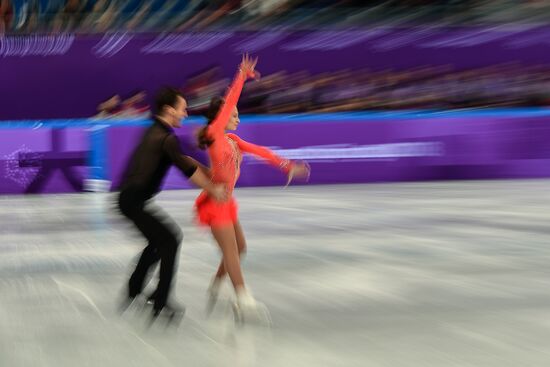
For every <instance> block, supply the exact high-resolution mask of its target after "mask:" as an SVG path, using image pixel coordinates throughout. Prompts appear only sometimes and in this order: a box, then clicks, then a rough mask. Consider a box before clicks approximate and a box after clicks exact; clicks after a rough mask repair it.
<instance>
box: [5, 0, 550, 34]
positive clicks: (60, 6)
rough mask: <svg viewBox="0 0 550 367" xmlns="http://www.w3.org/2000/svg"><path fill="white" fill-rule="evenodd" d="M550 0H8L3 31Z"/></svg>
mask: <svg viewBox="0 0 550 367" xmlns="http://www.w3.org/2000/svg"><path fill="white" fill-rule="evenodd" d="M549 15H550V4H549V2H548V1H547V0H0V33H31V32H40V33H59V32H72V33H85V34H89V33H104V32H109V31H132V32H158V31H170V32H178V31H188V30H207V29H238V30H257V29H266V28H281V27H286V28H290V29H318V28H320V27H323V28H336V29H341V28H349V27H362V26H372V25H373V24H376V23H377V22H381V23H384V24H387V23H388V22H389V23H390V24H392V25H395V24H411V23H421V24H425V23H426V22H438V23H442V22H443V23H446V24H457V23H460V24H468V23H473V24H476V23H491V22H497V23H498V22H536V21H547V20H548V19H550V18H549Z"/></svg>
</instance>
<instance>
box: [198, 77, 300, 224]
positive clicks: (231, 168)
mask: <svg viewBox="0 0 550 367" xmlns="http://www.w3.org/2000/svg"><path fill="white" fill-rule="evenodd" d="M244 82H245V75H244V73H242V72H240V71H239V72H238V73H237V75H236V76H235V79H234V80H233V82H232V84H231V87H230V88H229V90H228V92H227V94H226V96H225V103H224V104H223V105H222V107H221V109H220V112H219V113H218V116H217V117H216V119H215V120H214V121H212V123H211V124H210V125H209V126H208V128H207V131H206V133H207V134H208V137H209V138H212V139H213V140H214V143H212V145H210V147H208V155H209V157H210V169H211V173H212V182H213V183H224V184H225V185H226V186H227V188H228V190H229V196H228V200H227V201H225V202H217V201H215V200H214V199H213V198H211V197H209V196H208V194H207V193H206V192H205V191H203V192H202V193H201V194H200V195H199V197H198V198H197V200H196V201H195V209H196V212H197V217H198V218H197V219H198V221H199V223H201V224H204V225H208V226H211V227H222V226H226V225H231V224H234V223H236V222H237V220H238V217H237V203H236V201H235V199H234V198H233V189H234V188H235V183H236V182H237V180H238V178H239V174H240V167H241V162H242V154H243V153H249V154H253V155H255V156H257V157H260V158H262V159H264V160H266V161H267V162H268V163H270V164H272V165H274V166H277V167H279V168H280V169H281V170H283V171H284V172H285V173H288V171H289V170H290V168H291V165H292V163H291V162H290V161H289V160H287V159H283V158H281V157H279V156H277V155H276V154H275V153H273V152H272V151H271V150H269V149H267V148H265V147H261V146H258V145H254V144H251V143H248V142H246V141H244V140H242V139H241V138H239V137H238V136H237V135H235V134H226V133H225V126H226V125H227V122H228V121H229V118H230V116H231V114H232V112H233V109H234V108H235V106H236V105H237V101H238V100H239V96H240V94H241V91H242V89H243V85H244Z"/></svg>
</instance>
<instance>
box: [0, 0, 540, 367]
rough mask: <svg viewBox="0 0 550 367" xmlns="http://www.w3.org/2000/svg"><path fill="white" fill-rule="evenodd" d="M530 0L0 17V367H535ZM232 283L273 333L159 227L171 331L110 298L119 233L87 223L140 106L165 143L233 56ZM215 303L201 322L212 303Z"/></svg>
mask: <svg viewBox="0 0 550 367" xmlns="http://www.w3.org/2000/svg"><path fill="white" fill-rule="evenodd" d="M549 22H550V1H547V0H499V1H497V0H439V1H430V0H311V1H307V0H228V1H221V0H212V1H206V0H67V1H65V0H0V255H1V256H0V298H1V301H0V366H2V367H3V366H6V367H23V366H25V367H26V366H33V367H34V366H55V367H59V366H65V365H66V366H80V365H82V366H84V365H86V366H92V367H93V366H102V367H103V366H117V367H118V366H182V365H197V366H220V365H224V366H225V365H228V364H229V365H231V366H233V365H234V366H262V367H264V366H267V367H269V366H304V367H309V366H325V365H326V366H346V367H347V366H357V367H359V366H360V367H367V366H368V367H370V366H372V367H382V366H391V367H400V366H403V367H411V366H422V367H429V366H434V367H442V366H458V367H465V366H480V367H489V366H499V367H507V366H509V367H517V366H537V367H539V366H540V367H547V366H548V365H549V364H550V357H549V355H550V348H549V345H548V343H547V339H548V338H547V337H548V335H550V323H549V322H548V321H547V320H549V319H550V318H549V316H550V308H549V305H550V292H548V289H550V272H549V268H548V263H549V262H550V251H549V249H548V243H550V238H549V231H548V223H549V221H550V214H549V211H548V210H547V209H548V206H549V205H550V196H549V191H548V178H549V177H550V144H549V142H550V108H549V107H550V23H549ZM245 52H248V53H250V54H251V55H252V56H258V57H259V63H258V66H257V68H258V70H259V71H260V72H261V74H262V78H261V79H260V80H257V81H250V82H247V84H246V86H245V88H244V90H243V93H242V96H241V98H240V101H239V104H238V107H239V111H240V114H241V123H240V125H239V130H238V132H237V133H238V134H239V136H241V137H242V138H243V139H245V140H247V141H250V142H254V143H256V144H259V145H263V146H267V147H269V148H271V149H272V150H274V151H275V152H276V153H277V154H279V155H281V156H284V157H287V158H290V159H301V160H305V161H307V162H308V163H309V164H310V165H311V168H312V173H311V178H310V181H309V182H308V183H304V182H295V183H293V184H292V185H291V186H290V187H289V188H285V189H283V188H282V187H283V186H284V185H285V183H286V178H285V177H284V176H283V175H281V173H280V172H278V171H277V170H273V169H272V168H271V167H268V166H266V165H264V164H263V163H262V162H258V161H256V160H254V159H252V158H250V157H245V158H244V161H243V164H242V171H241V177H240V179H239V182H238V184H237V186H238V187H240V188H239V189H238V190H236V192H237V197H238V200H239V203H241V206H242V207H241V208H240V216H241V219H242V223H243V226H244V228H245V232H246V233H247V239H248V242H249V252H248V256H247V259H246V263H244V267H245V274H246V276H247V282H250V283H249V284H251V286H252V289H253V291H254V294H255V295H256V296H257V298H258V299H259V300H261V301H263V302H265V303H266V304H267V306H268V307H269V309H270V310H271V314H272V318H273V322H274V324H273V327H272V328H265V327H257V326H256V327H245V328H243V329H239V328H237V327H235V324H234V323H233V321H232V315H231V312H230V304H229V300H230V299H231V297H232V295H231V292H227V297H226V299H225V301H224V303H223V302H222V306H221V307H220V308H219V309H218V310H217V311H216V312H215V314H214V317H213V318H207V317H205V315H204V305H205V299H204V298H205V297H204V295H205V290H206V287H207V284H208V281H209V279H210V276H211V274H212V272H213V271H214V268H215V267H216V265H217V262H218V261H219V257H218V254H217V253H216V250H215V248H214V247H213V246H212V243H211V242H212V241H211V239H210V237H209V234H208V233H206V232H205V231H203V230H202V229H199V228H197V226H196V225H195V224H194V222H193V212H192V205H193V204H192V203H193V200H194V199H195V197H196V196H197V194H198V192H197V191H196V190H195V189H193V188H191V187H190V185H189V184H188V183H187V181H186V180H185V179H184V178H183V177H182V176H181V174H179V173H178V172H177V171H175V170H173V171H170V173H169V174H168V176H167V178H166V180H165V182H164V189H167V190H166V191H164V192H163V193H162V194H161V195H159V197H158V198H157V202H158V203H159V204H160V206H161V207H163V208H165V209H166V211H167V212H168V213H169V214H171V215H172V216H173V217H174V218H175V220H176V221H177V222H178V224H179V225H181V226H182V227H183V231H184V233H185V240H184V242H183V245H182V248H181V252H182V255H181V261H182V264H181V266H180V268H179V273H178V279H179V280H180V281H179V283H178V285H177V286H176V291H177V292H176V293H177V294H178V295H179V296H181V298H183V302H184V303H185V304H186V305H187V307H188V308H187V310H188V311H187V315H186V319H185V321H184V324H183V325H182V327H180V329H177V330H166V329H163V328H162V327H160V328H157V329H156V330H152V331H151V330H146V329H145V328H143V327H141V326H143V325H141V324H140V320H141V321H142V319H143V318H142V317H140V315H133V316H134V317H133V318H132V317H126V316H125V317H120V315H117V314H116V313H115V312H114V305H115V304H116V299H117V297H118V295H119V290H120V287H121V285H122V284H123V283H124V281H125V276H126V273H127V272H128V263H129V261H130V260H131V259H132V257H133V256H135V255H136V254H137V253H138V252H139V251H141V249H142V245H143V244H142V243H141V239H140V238H139V237H138V236H131V235H129V232H130V233H131V230H130V229H129V228H128V226H126V224H124V222H123V221H121V218H119V216H118V215H117V213H116V212H115V211H114V210H113V208H112V206H113V204H112V203H113V200H114V198H115V197H116V191H117V189H118V186H119V184H120V179H121V175H122V172H123V171H124V168H125V165H126V163H127V160H128V157H129V155H130V154H131V152H132V151H133V149H134V148H135V146H136V144H137V142H138V140H139V138H140V136H141V134H142V133H143V130H144V129H145V128H146V127H147V126H148V125H149V124H150V123H151V120H150V117H151V112H150V107H151V105H152V102H153V100H154V95H155V92H156V91H157V90H158V89H159V88H160V87H161V86H165V85H170V86H174V87H176V88H179V89H180V90H181V91H182V93H183V95H184V96H185V98H186V99H187V102H188V106H189V108H188V109H189V114H190V116H189V118H188V119H187V120H186V121H185V123H184V126H183V127H182V128H181V129H178V131H177V135H178V136H179V137H180V140H181V143H182V149H183V150H184V151H185V152H186V153H187V154H189V155H192V156H193V157H195V158H197V159H198V160H200V161H202V162H203V163H205V164H208V160H207V157H206V155H205V153H204V152H203V151H200V150H199V149H197V147H196V146H197V143H196V132H197V130H198V129H199V128H200V127H201V126H203V124H204V123H205V121H206V119H205V118H204V117H203V113H204V112H205V110H206V108H207V106H208V104H209V102H210V99H211V98H212V97H215V96H219V95H222V94H223V93H224V92H225V90H226V88H227V87H228V85H229V83H230V82H231V80H232V78H233V76H234V73H235V71H236V68H237V66H238V64H239V62H240V60H241V57H242V54H243V53H245ZM224 307H225V308H224Z"/></svg>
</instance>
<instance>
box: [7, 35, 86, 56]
mask: <svg viewBox="0 0 550 367" xmlns="http://www.w3.org/2000/svg"><path fill="white" fill-rule="evenodd" d="M74 41H75V36H74V35H71V34H66V35H59V36H40V35H31V36H13V37H0V57H8V56H19V57H24V56H54V55H65V54H66V53H67V52H68V51H69V49H70V48H71V46H72V45H73V43H74Z"/></svg>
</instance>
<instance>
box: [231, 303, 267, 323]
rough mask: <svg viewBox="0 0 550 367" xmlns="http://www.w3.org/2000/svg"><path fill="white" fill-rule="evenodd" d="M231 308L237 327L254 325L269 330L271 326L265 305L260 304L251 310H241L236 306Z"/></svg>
mask: <svg viewBox="0 0 550 367" xmlns="http://www.w3.org/2000/svg"><path fill="white" fill-rule="evenodd" d="M232 306H233V316H234V319H235V324H236V325H237V326H239V327H243V326H245V325H256V326H263V327H269V328H270V327H271V326H272V325H273V321H272V319H271V314H270V313H269V310H268V309H267V307H266V306H265V305H261V304H260V305H257V306H256V307H255V308H253V309H252V308H250V309H241V308H239V306H238V305H236V304H233V305H232Z"/></svg>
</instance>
